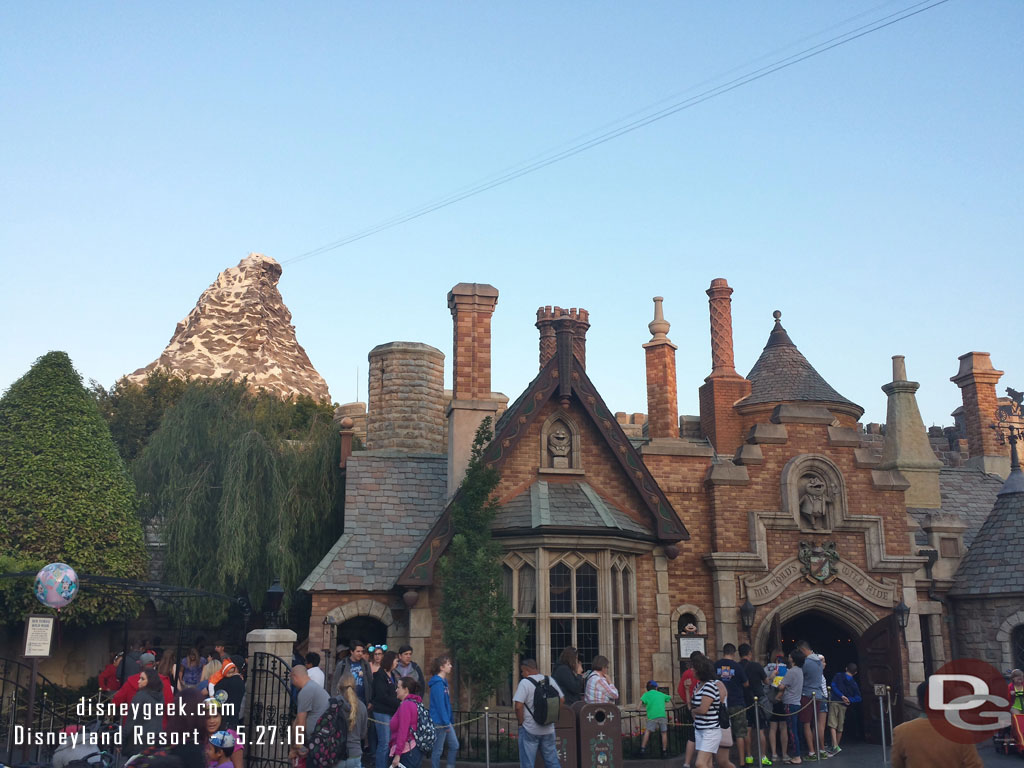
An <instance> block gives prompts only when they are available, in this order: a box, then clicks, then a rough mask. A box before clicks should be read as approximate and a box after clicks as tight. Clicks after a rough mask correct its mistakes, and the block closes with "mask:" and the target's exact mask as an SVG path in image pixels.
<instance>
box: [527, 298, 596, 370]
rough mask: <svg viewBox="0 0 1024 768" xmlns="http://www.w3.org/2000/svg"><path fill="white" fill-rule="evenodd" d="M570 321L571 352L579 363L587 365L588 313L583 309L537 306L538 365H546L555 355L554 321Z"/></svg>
mask: <svg viewBox="0 0 1024 768" xmlns="http://www.w3.org/2000/svg"><path fill="white" fill-rule="evenodd" d="M564 320H568V321H570V325H571V327H572V337H573V338H572V352H573V355H575V357H576V359H577V360H579V361H580V365H582V366H583V367H584V368H586V367H587V331H588V330H589V329H590V313H589V312H587V310H585V309H576V308H575V307H573V308H572V309H562V307H551V306H547V307H538V308H537V330H538V331H540V367H541V368H543V367H544V366H545V365H547V362H548V360H550V359H551V358H552V357H554V356H555V350H556V348H557V345H556V343H555V326H556V322H562V321H564Z"/></svg>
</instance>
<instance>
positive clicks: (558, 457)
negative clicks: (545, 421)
mask: <svg viewBox="0 0 1024 768" xmlns="http://www.w3.org/2000/svg"><path fill="white" fill-rule="evenodd" d="M571 448H572V435H571V434H570V433H569V430H568V429H566V428H565V425H564V424H562V423H561V422H557V423H556V424H555V427H554V429H552V430H551V432H550V433H549V434H548V451H549V452H550V453H551V466H552V467H555V468H557V469H567V468H568V467H569V451H570V449H571Z"/></svg>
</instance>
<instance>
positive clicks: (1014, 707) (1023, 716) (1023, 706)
mask: <svg viewBox="0 0 1024 768" xmlns="http://www.w3.org/2000/svg"><path fill="white" fill-rule="evenodd" d="M1018 674H1019V673H1018ZM1007 698H1008V699H1009V701H1010V727H1009V728H1003V729H1002V730H1000V731H997V732H996V734H995V735H994V736H993V737H992V743H993V746H994V747H995V750H996V752H998V753H999V754H1001V755H1012V754H1018V755H1024V691H1016V690H1015V689H1014V686H1013V683H1012V682H1011V683H1010V684H1009V689H1008V692H1007Z"/></svg>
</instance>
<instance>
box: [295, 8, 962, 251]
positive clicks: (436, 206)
mask: <svg viewBox="0 0 1024 768" xmlns="http://www.w3.org/2000/svg"><path fill="white" fill-rule="evenodd" d="M949 1H950V0H921V2H917V3H913V4H911V5H909V6H905V7H904V8H901V9H900V10H898V11H895V12H893V13H891V14H888V15H886V16H882V17H880V18H877V19H875V20H873V21H871V22H868V23H867V24H864V25H862V26H860V27H857V28H855V29H852V30H850V31H849V32H844V33H842V34H840V35H836V36H834V37H832V38H830V39H828V40H825V41H824V42H821V43H818V44H816V45H813V46H810V47H809V48H805V49H803V50H801V51H799V52H797V53H794V54H792V55H790V56H786V57H783V58H781V59H777V60H775V61H773V62H771V63H769V64H766V65H764V66H762V67H759V68H758V69H755V70H752V71H750V72H747V73H745V74H743V75H741V76H739V77H737V78H734V79H732V80H729V81H727V82H725V83H722V84H721V85H717V86H714V87H712V88H709V89H707V90H704V91H702V92H700V93H698V94H697V95H695V96H691V97H689V98H687V99H683V100H682V101H677V102H674V103H672V104H670V105H669V106H667V107H664V108H662V109H659V110H657V111H654V112H650V110H651V108H653V107H654V106H657V105H658V104H661V103H664V101H666V100H668V99H671V98H673V97H667V98H666V99H663V100H661V101H659V102H656V103H655V104H653V105H649V106H648V107H645V108H643V109H641V110H637V111H635V112H633V113H631V114H630V115H627V116H626V117H623V118H620V119H619V120H616V121H613V122H611V123H608V124H606V126H608V125H617V124H619V123H622V122H623V121H624V120H627V119H628V118H629V117H632V116H634V115H637V114H644V117H640V118H637V119H635V120H630V121H629V122H626V123H625V124H624V125H621V126H620V127H618V128H614V129H612V130H607V131H604V132H603V133H599V134H598V135H597V136H594V137H593V138H590V139H586V140H584V141H577V142H576V143H573V144H571V145H570V146H568V147H567V148H565V149H561V150H557V151H548V152H544V153H541V154H540V155H535V156H534V157H533V158H531V159H529V160H526V161H523V162H521V163H518V164H516V165H513V166H509V167H508V168H507V169H506V170H505V171H499V172H497V173H495V174H491V175H490V176H487V177H484V178H483V179H482V180H481V181H479V182H478V183H476V184H472V185H470V186H467V187H463V188H461V189H460V190H458V191H456V192H453V193H450V194H449V195H447V196H444V197H441V198H437V199H435V200H433V201H431V202H428V203H425V204H422V205H420V206H418V207H416V208H413V209H410V210H407V211H406V212H404V213H400V214H397V215H395V216H392V217H391V218H388V219H385V220H383V221H381V222H378V223H377V224H374V225H372V226H370V227H367V228H365V229H362V230H359V231H357V232H354V233H352V234H350V235H348V236H346V237H344V238H341V239H339V240H335V241H332V242H330V243H327V244H325V245H322V246H319V247H317V248H314V249H312V250H309V251H306V252H304V253H301V254H299V255H297V256H293V257H291V258H289V259H285V260H284V261H283V262H282V263H284V264H294V263H298V262H300V261H304V260H306V259H309V258H312V257H314V256H319V255H321V254H323V253H327V252H329V251H333V250H336V249H338V248H341V247H344V246H346V245H350V244H351V243H354V242H357V241H359V240H363V239H365V238H367V237H370V236H372V235H375V234H378V233H379V232H383V231H385V230H387V229H392V228H394V227H396V226H399V225H401V224H405V223H407V222H409V221H413V220H414V219H418V218H420V217H422V216H425V215H427V214H429V213H433V212H434V211H438V210H441V209H442V208H447V207H448V206H450V205H454V204H455V203H458V202H461V201H462V200H465V199H467V198H470V197H474V196H476V195H479V194H481V193H483V192H487V191H488V190H491V189H494V188H495V187H498V186H502V185H504V184H507V183H509V182H511V181H514V180H516V179H518V178H521V177H523V176H526V175H528V174H531V173H535V172H536V171H539V170H541V169H543V168H546V167H548V166H550V165H553V164H555V163H558V162H561V161H562V160H567V159H568V158H570V157H573V156H575V155H578V154H580V153H581V152H585V151H587V150H588V149H593V148H594V147H597V146H600V145H601V144H605V143H607V142H609V141H611V140H613V139H616V138H619V137H620V136H623V135H625V134H627V133H631V132H633V131H636V130H638V129H640V128H643V127H646V126H648V125H650V124H652V123H655V122H658V121H660V120H663V119H665V118H666V117H670V116H672V115H675V114H677V113H679V112H682V111H683V110H686V109H690V108H692V107H695V106H697V105H699V104H703V103H704V102H706V101H709V100H710V99H713V98H716V97H718V96H721V95H723V94H725V93H728V92H730V91H733V90H736V89H737V88H741V87H742V86H744V85H748V84H750V83H752V82H755V81H757V80H760V79H762V78H765V77H767V76H768V75H771V74H774V73H776V72H779V71H781V70H783V69H788V68H789V67H792V66H794V65H796V64H799V63H801V62H803V61H806V60H808V59H811V58H814V57H816V56H820V55H821V54H823V53H826V52H827V51H830V50H832V49H834V48H838V47H839V46H842V45H845V44H847V43H850V42H853V41H854V40H858V39H860V38H862V37H865V36H866V35H869V34H872V33H874V32H878V31H879V30H882V29H885V28H886V27H890V26H892V25H894V24H897V23H899V22H901V21H905V20H906V19H909V18H912V17H914V16H917V15H919V14H921V13H924V12H926V11H929V10H931V9H933V8H936V7H938V6H940V5H944V4H945V3H948V2H949ZM883 5H885V3H883ZM877 7H882V6H877ZM865 13H868V12H865ZM863 15H864V14H858V15H857V16H854V17H851V18H852V19H856V18H859V17H861V16H863ZM844 23H847V22H840V23H839V24H838V25H833V26H832V27H830V29H834V28H835V26H841V25H842V24H844ZM819 34H820V33H819ZM804 39H806V38H804ZM786 47H792V44H791V45H790V46H786ZM781 50H785V48H783V49H781ZM767 55H771V54H767ZM760 58H764V57H763V56H762V57H760ZM755 61H756V59H755ZM735 69H737V68H733V69H732V70H730V72H731V71H735ZM719 77H721V76H719ZM715 79H717V78H715ZM704 82H705V83H706V82H708V81H704ZM696 87H700V86H699V85H696V86H692V87H691V88H688V89H686V91H683V92H681V93H686V92H689V91H691V90H693V88H696ZM599 130H601V129H595V131H590V132H588V133H586V134H582V136H581V137H579V138H583V137H586V136H589V135H592V134H594V133H595V132H597V131H599Z"/></svg>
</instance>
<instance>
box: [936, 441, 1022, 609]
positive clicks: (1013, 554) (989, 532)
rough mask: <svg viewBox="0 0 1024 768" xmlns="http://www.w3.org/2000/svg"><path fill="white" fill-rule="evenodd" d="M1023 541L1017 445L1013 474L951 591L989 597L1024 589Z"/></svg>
mask: <svg viewBox="0 0 1024 768" xmlns="http://www.w3.org/2000/svg"><path fill="white" fill-rule="evenodd" d="M1014 442H1015V443H1016V440H1014ZM1022 541H1024V473H1022V472H1021V469H1020V460H1019V459H1018V457H1017V446H1016V445H1014V446H1013V466H1012V469H1011V470H1010V476H1009V477H1007V478H1006V482H1005V483H1003V487H1002V488H1001V489H1000V491H999V494H998V495H997V496H996V503H995V505H994V506H993V507H992V511H991V512H990V513H989V515H988V517H987V518H986V519H985V522H984V523H982V526H981V530H980V531H978V535H977V536H975V537H974V541H973V542H972V543H971V547H970V549H968V550H967V554H966V555H964V558H963V560H961V561H960V567H959V568H958V569H957V571H956V583H955V585H954V586H953V588H952V589H951V590H950V591H949V593H950V594H951V595H954V596H956V597H989V596H993V595H1008V594H1018V593H1021V592H1024V569H1022V568H1021V566H1020V561H1021V551H1020V547H1021V542H1022Z"/></svg>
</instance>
